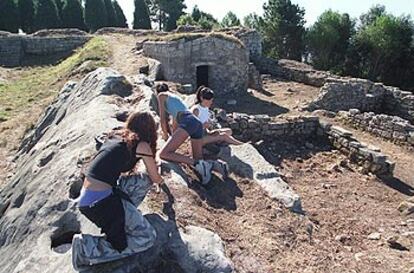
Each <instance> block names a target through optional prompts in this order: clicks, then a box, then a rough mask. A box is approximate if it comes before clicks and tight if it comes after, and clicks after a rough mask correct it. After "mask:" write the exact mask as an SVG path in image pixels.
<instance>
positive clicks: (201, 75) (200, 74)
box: [197, 65, 208, 88]
mask: <svg viewBox="0 0 414 273" xmlns="http://www.w3.org/2000/svg"><path fill="white" fill-rule="evenodd" d="M201 85H204V86H208V65H200V66H197V88H198V87H199V86H201Z"/></svg>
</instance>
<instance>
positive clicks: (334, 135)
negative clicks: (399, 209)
mask: <svg viewBox="0 0 414 273" xmlns="http://www.w3.org/2000/svg"><path fill="white" fill-rule="evenodd" d="M218 119H219V121H220V123H221V124H222V125H223V126H225V127H229V128H231V129H232V130H233V134H234V136H235V137H237V138H238V139H240V140H242V141H253V142H257V141H261V140H264V141H268V142H272V141H273V140H277V139H306V138H321V137H327V139H328V140H329V142H330V143H331V145H332V146H333V147H334V148H336V149H338V150H339V151H341V152H342V153H343V154H345V155H346V156H348V157H349V158H350V160H351V161H352V162H354V163H356V164H358V165H360V166H361V170H362V171H363V172H372V173H374V174H376V175H392V174H393V171H394V167H395V164H394V163H393V162H391V161H390V160H389V159H388V157H387V156H386V155H384V154H382V153H381V152H380V150H378V149H377V148H373V147H367V145H365V144H363V143H361V142H359V141H358V140H356V139H355V138H354V137H353V135H352V133H351V132H348V131H346V130H345V129H342V128H340V127H336V126H332V125H331V124H327V123H324V122H321V121H319V118H318V117H312V116H310V117H290V118H286V119H283V120H276V121H272V120H271V119H270V117H269V116H267V115H256V116H252V115H246V114H240V113H231V114H228V115H225V114H223V113H220V114H219V115H218Z"/></svg>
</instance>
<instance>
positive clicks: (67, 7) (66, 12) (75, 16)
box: [62, 0, 86, 30]
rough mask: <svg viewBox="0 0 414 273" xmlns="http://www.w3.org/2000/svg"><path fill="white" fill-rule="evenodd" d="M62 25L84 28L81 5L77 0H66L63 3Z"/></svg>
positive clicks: (64, 26)
mask: <svg viewBox="0 0 414 273" xmlns="http://www.w3.org/2000/svg"><path fill="white" fill-rule="evenodd" d="M62 27H63V28H78V29H82V30H86V26H85V21H84V18H83V7H82V4H81V3H80V2H79V0H66V1H65V3H64V4H63V7H62Z"/></svg>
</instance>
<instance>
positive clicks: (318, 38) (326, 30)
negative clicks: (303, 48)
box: [307, 10, 355, 72]
mask: <svg viewBox="0 0 414 273" xmlns="http://www.w3.org/2000/svg"><path fill="white" fill-rule="evenodd" d="M354 27H355V22H354V21H353V20H351V19H350V17H349V15H348V14H339V13H338V12H334V11H332V10H328V11H325V12H324V13H322V15H321V16H319V18H318V20H317V21H316V22H315V24H314V25H313V26H311V27H310V29H309V31H308V33H307V42H308V43H307V44H308V53H309V55H310V58H311V62H312V64H313V65H314V66H315V67H316V68H317V69H322V70H333V71H334V72H342V71H343V70H344V67H343V64H344V61H345V58H346V54H347V51H348V47H349V44H350V38H351V36H352V35H353V34H354V32H355V30H354Z"/></svg>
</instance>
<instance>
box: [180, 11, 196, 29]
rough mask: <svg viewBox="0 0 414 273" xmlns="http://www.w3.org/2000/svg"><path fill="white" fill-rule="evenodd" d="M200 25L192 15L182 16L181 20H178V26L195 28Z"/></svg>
mask: <svg viewBox="0 0 414 273" xmlns="http://www.w3.org/2000/svg"><path fill="white" fill-rule="evenodd" d="M197 24H198V23H197V22H196V21H195V20H194V19H193V17H192V16H191V14H184V15H181V17H180V18H178V20H177V25H178V26H188V25H190V26H195V25H197Z"/></svg>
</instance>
